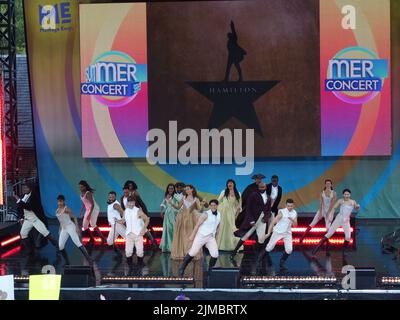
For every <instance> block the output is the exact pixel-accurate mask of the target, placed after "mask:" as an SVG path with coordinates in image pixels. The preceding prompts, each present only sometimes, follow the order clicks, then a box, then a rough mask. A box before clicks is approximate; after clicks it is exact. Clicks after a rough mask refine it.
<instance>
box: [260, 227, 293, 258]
mask: <svg viewBox="0 0 400 320" xmlns="http://www.w3.org/2000/svg"><path fill="white" fill-rule="evenodd" d="M281 239H283V244H284V246H285V252H286V253H287V254H291V253H292V251H293V241H292V234H291V233H278V232H273V233H272V236H271V238H270V239H269V242H268V244H267V247H266V248H265V250H266V251H268V252H271V251H272V250H274V248H275V246H276V244H277V242H278V241H279V240H281Z"/></svg>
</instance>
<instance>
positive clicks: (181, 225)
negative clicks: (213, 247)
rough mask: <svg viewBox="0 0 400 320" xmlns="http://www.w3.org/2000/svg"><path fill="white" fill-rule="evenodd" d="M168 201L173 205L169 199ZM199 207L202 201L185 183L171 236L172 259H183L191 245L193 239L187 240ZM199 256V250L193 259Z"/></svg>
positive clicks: (191, 187) (195, 221)
mask: <svg viewBox="0 0 400 320" xmlns="http://www.w3.org/2000/svg"><path fill="white" fill-rule="evenodd" d="M168 201H169V203H170V204H171V205H172V206H173V207H174V205H173V204H172V201H171V199H169V200H168ZM201 207H202V202H201V201H200V199H199V197H198V196H197V192H196V189H195V188H194V187H193V186H192V185H186V187H185V197H184V198H183V199H182V200H181V202H180V203H179V206H178V207H177V209H179V212H178V214H177V216H176V223H175V229H174V235H173V238H172V245H171V258H172V259H175V260H177V259H183V258H184V257H185V256H186V254H187V253H188V251H189V249H190V247H191V246H192V242H193V241H189V237H190V235H191V234H192V231H193V229H194V227H195V225H196V223H197V218H198V216H199V215H200V211H201ZM200 257H201V251H200V252H199V254H198V255H197V256H196V257H195V259H199V258H200Z"/></svg>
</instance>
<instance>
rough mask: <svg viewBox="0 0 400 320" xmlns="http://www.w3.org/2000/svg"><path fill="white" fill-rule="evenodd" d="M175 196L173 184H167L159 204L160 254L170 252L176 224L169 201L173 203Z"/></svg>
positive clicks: (173, 211)
mask: <svg viewBox="0 0 400 320" xmlns="http://www.w3.org/2000/svg"><path fill="white" fill-rule="evenodd" d="M174 196H175V185H174V184H173V183H170V184H168V186H167V189H166V190H165V194H164V200H163V201H162V202H161V205H160V208H161V218H163V233H162V237H161V243H160V249H161V251H162V252H170V251H171V243H172V236H173V235H174V227H175V222H176V213H177V212H178V210H177V209H175V208H174V207H173V206H172V205H171V203H170V201H169V200H171V201H174Z"/></svg>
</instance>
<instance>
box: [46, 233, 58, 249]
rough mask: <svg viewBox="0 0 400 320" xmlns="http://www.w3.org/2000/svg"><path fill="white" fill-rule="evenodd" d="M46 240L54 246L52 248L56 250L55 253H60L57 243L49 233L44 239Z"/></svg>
mask: <svg viewBox="0 0 400 320" xmlns="http://www.w3.org/2000/svg"><path fill="white" fill-rule="evenodd" d="M46 239H47V240H49V241H50V243H51V244H52V245H53V246H54V248H56V250H57V251H60V249H59V248H58V243H57V241H56V240H55V239H54V238H53V236H52V235H51V234H50V233H49V235H48V236H47V237H46Z"/></svg>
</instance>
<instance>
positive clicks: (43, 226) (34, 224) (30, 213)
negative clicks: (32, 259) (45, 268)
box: [14, 184, 58, 254]
mask: <svg viewBox="0 0 400 320" xmlns="http://www.w3.org/2000/svg"><path fill="white" fill-rule="evenodd" d="M23 192H24V195H23V197H22V199H21V198H20V197H19V196H17V195H14V198H15V200H16V201H17V210H18V213H19V218H20V221H21V222H22V227H21V231H20V235H21V242H22V244H23V245H24V247H25V249H26V252H27V253H28V254H30V253H33V251H34V247H33V246H32V243H31V241H30V240H29V238H28V237H29V233H30V231H31V230H32V229H33V228H34V229H36V230H37V232H39V233H40V234H41V235H42V236H43V237H44V238H45V239H47V240H48V241H50V243H51V244H52V245H53V246H54V247H55V248H56V249H57V251H58V244H57V241H56V240H55V239H54V238H53V237H52V235H51V234H50V232H49V230H48V229H47V219H46V216H45V214H44V211H43V207H42V204H41V202H40V197H39V194H38V193H36V192H35V190H33V186H32V185H29V184H25V185H24V186H23Z"/></svg>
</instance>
